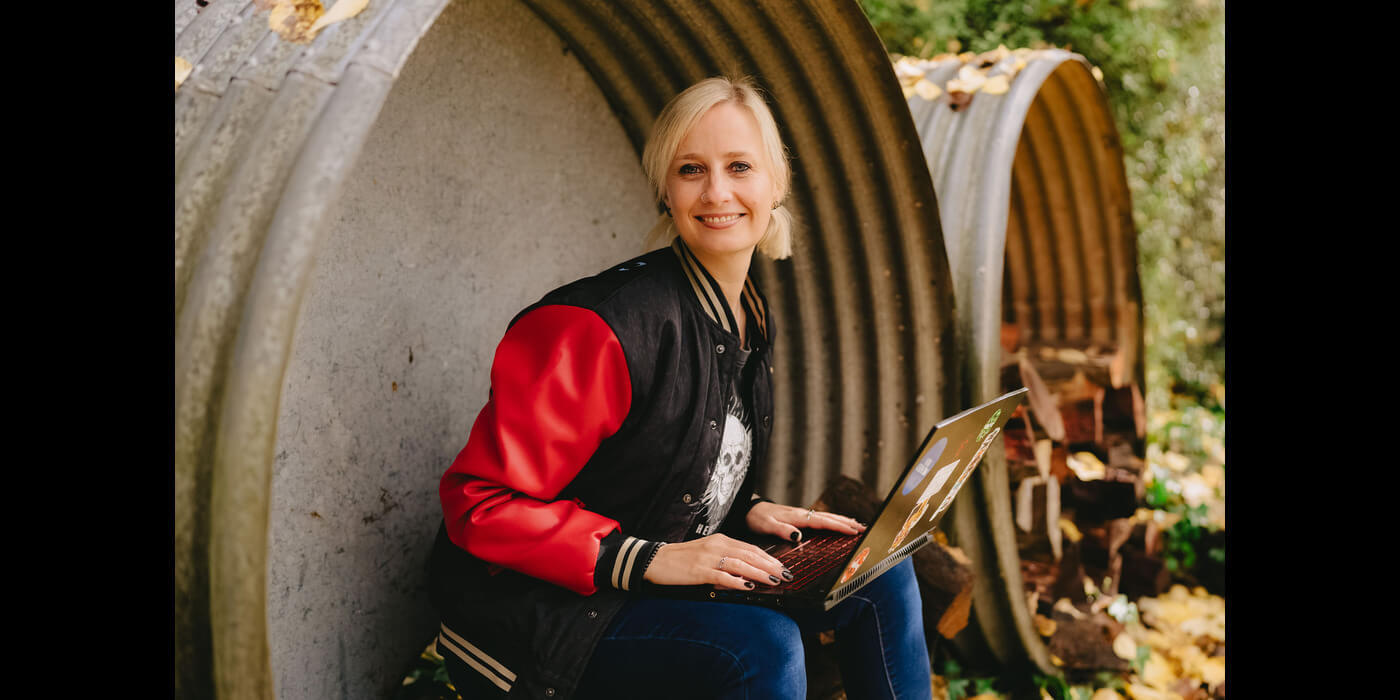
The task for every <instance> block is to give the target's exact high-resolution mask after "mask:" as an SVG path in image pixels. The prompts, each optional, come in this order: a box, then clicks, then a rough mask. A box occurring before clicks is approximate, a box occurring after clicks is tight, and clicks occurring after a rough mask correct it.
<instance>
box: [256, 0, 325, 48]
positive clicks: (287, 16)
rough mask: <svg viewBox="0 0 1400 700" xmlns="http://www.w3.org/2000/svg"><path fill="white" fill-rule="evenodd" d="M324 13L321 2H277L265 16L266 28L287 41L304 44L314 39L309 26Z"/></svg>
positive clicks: (287, 0) (315, 0)
mask: <svg viewBox="0 0 1400 700" xmlns="http://www.w3.org/2000/svg"><path fill="white" fill-rule="evenodd" d="M325 12H326V9H325V7H324V6H322V5H321V0H278V2H277V4H276V5H274V6H273V7H272V12H269V13H268V15H267V28H268V29H271V30H272V31H274V32H277V36H280V37H282V38H283V39H285V40H287V41H290V42H294V43H297V44H306V43H309V42H310V41H311V40H312V39H314V38H315V37H316V32H315V31H313V30H312V28H311V26H312V25H313V24H315V23H316V20H318V19H320V18H321V15H323V14H325Z"/></svg>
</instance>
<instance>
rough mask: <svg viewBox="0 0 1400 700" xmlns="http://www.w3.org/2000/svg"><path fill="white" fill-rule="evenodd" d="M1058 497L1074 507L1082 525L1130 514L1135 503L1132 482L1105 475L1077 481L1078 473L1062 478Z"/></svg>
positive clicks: (1134, 486) (1135, 495) (1134, 487)
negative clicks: (1063, 479) (1091, 479)
mask: <svg viewBox="0 0 1400 700" xmlns="http://www.w3.org/2000/svg"><path fill="white" fill-rule="evenodd" d="M1060 499H1061V503H1062V504H1063V506H1064V508H1065V510H1071V509H1072V510H1073V511H1074V520H1075V522H1076V523H1078V524H1080V525H1081V526H1083V525H1084V524H1086V523H1102V522H1104V521H1107V520H1113V519H1116V518H1128V517H1132V515H1133V513H1135V512H1137V504H1138V498H1137V488H1136V485H1135V484H1132V483H1128V482H1124V481H1109V480H1107V479H1095V480H1093V481H1080V480H1079V478H1078V477H1070V478H1069V479H1066V480H1065V482H1064V484H1063V488H1062V489H1061V492H1060Z"/></svg>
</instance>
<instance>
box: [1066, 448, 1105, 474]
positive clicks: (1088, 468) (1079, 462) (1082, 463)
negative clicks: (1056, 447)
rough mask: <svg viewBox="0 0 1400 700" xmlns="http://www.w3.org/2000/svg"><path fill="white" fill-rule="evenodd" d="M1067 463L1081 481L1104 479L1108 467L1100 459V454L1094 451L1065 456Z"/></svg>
mask: <svg viewBox="0 0 1400 700" xmlns="http://www.w3.org/2000/svg"><path fill="white" fill-rule="evenodd" d="M1065 465H1066V466H1068V467H1069V469H1070V471H1072V472H1074V475H1075V476H1077V477H1079V480H1080V481H1095V480H1098V479H1102V478H1103V477H1104V474H1105V473H1106V472H1107V471H1108V468H1107V467H1105V466H1104V464H1103V462H1101V461H1099V458H1098V456H1096V455H1095V454H1094V453H1093V452H1076V453H1074V454H1072V455H1069V456H1068V457H1066V458H1065Z"/></svg>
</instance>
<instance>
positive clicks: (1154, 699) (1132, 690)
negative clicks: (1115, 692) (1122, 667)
mask: <svg viewBox="0 0 1400 700" xmlns="http://www.w3.org/2000/svg"><path fill="white" fill-rule="evenodd" d="M1128 697H1130V698H1132V700H1182V698H1181V696H1180V695H1177V694H1176V693H1169V692H1167V691H1165V690H1154V689H1152V688H1149V687H1147V686H1145V685H1142V684H1140V683H1129V684H1128Z"/></svg>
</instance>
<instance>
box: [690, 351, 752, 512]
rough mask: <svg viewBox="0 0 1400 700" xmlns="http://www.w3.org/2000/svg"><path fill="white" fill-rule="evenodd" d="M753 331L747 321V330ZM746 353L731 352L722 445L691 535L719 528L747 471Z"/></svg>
mask: <svg viewBox="0 0 1400 700" xmlns="http://www.w3.org/2000/svg"><path fill="white" fill-rule="evenodd" d="M755 332H757V331H756V329H755V328H754V327H753V324H752V323H750V324H749V329H748V333H749V334H752V333H755ZM749 337H752V335H750V336H749ZM750 354H751V351H750V350H748V349H745V348H741V349H739V350H738V351H736V353H735V359H734V361H735V372H734V379H733V381H732V382H731V383H730V387H729V399H728V402H727V404H726V406H725V418H724V432H723V436H724V437H723V442H722V447H721V448H720V452H719V458H718V459H717V460H716V462H715V469H714V472H712V473H711V475H710V483H709V485H708V486H707V487H706V488H705V493H704V495H702V496H701V497H700V503H701V505H702V506H703V508H704V514H703V517H701V518H700V520H699V521H698V522H697V523H696V529H695V534H697V535H699V536H701V537H703V536H705V535H709V534H713V533H714V532H715V531H716V530H717V529H719V525H720V523H722V522H724V517H725V516H726V515H728V514H729V509H730V507H731V506H733V505H734V496H735V495H736V494H738V492H739V487H740V486H741V485H742V484H743V483H744V477H745V476H747V475H748V472H749V462H750V460H751V459H752V456H753V417H752V416H753V367H751V366H750V365H749V355H750Z"/></svg>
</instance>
